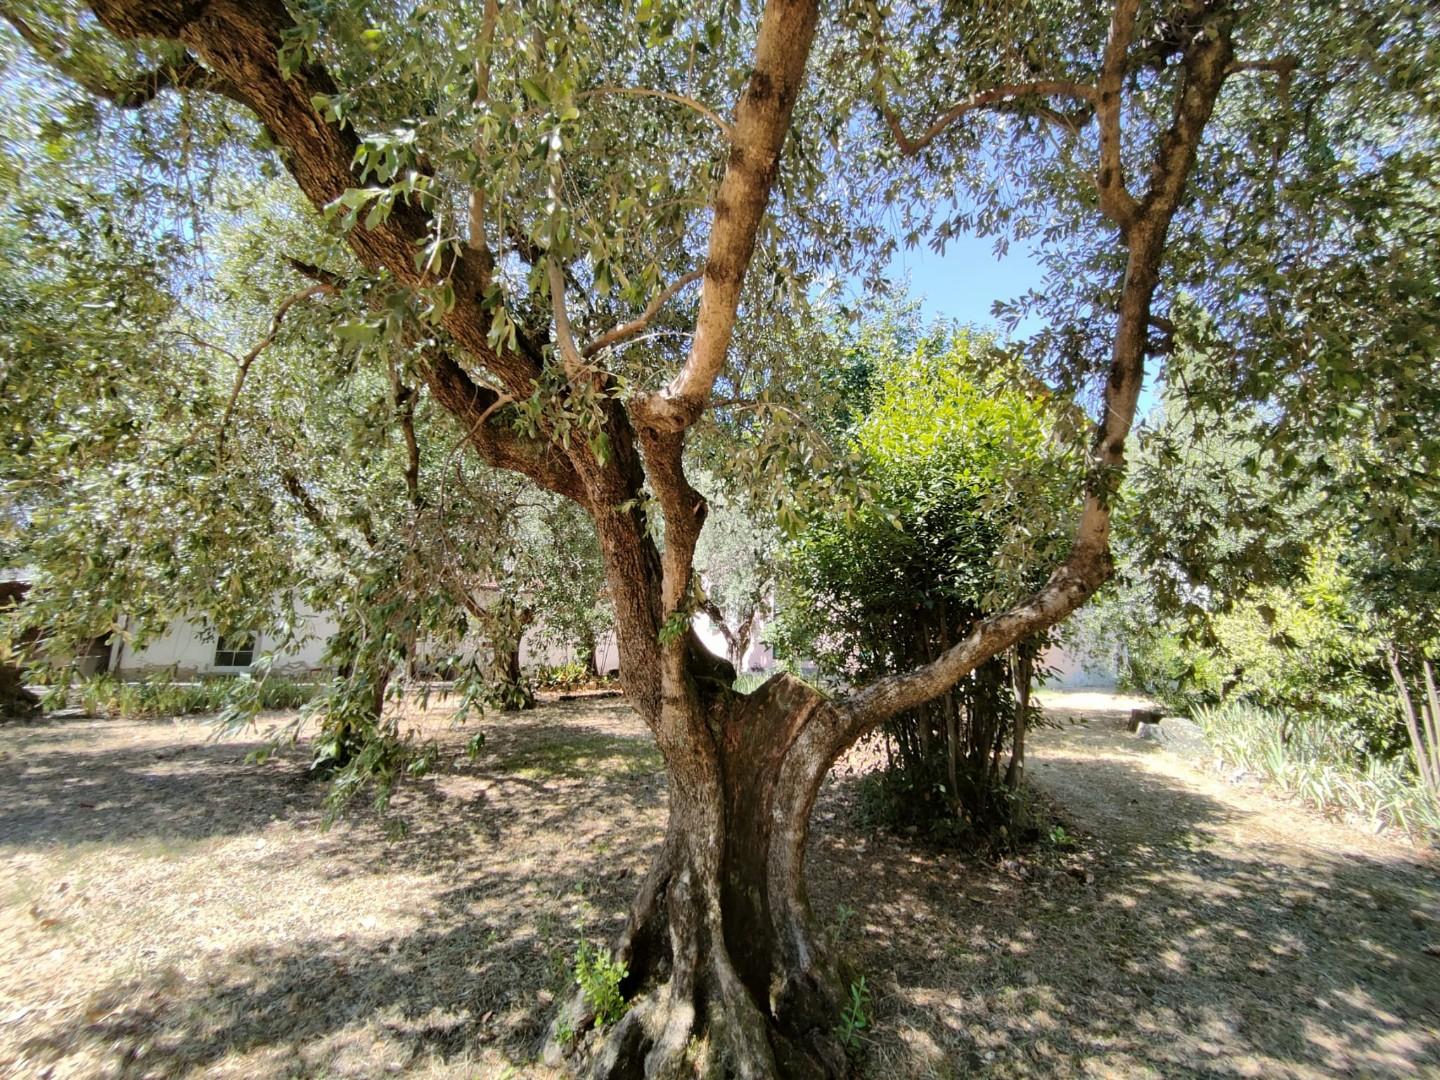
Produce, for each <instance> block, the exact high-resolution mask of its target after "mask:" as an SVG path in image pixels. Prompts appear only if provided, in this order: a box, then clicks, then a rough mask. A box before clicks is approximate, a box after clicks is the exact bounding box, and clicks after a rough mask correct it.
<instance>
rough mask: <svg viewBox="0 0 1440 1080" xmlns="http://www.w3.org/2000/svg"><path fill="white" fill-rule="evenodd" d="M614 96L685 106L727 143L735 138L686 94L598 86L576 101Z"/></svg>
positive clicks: (714, 115) (711, 111) (717, 116)
mask: <svg viewBox="0 0 1440 1080" xmlns="http://www.w3.org/2000/svg"><path fill="white" fill-rule="evenodd" d="M612 94H620V95H624V96H626V97H648V98H662V99H664V100H665V101H673V102H675V103H676V104H677V105H684V106H685V107H686V108H687V109H691V110H693V111H695V112H697V113H699V114H700V115H701V116H703V117H704V118H705V119H706V120H709V121H710V122H711V123H712V124H714V125H715V126H716V127H717V128H719V129H720V131H721V133H723V134H724V136H725V141H726V142H729V141H730V140H731V139H733V138H734V135H735V131H734V129H733V128H732V127H731V126H730V125H729V124H728V123H726V122H725V121H724V120H723V119H722V118H721V116H720V114H719V113H717V112H716V111H715V110H714V109H712V108H710V106H708V105H706V104H704V103H703V102H699V101H696V100H695V99H694V98H692V97H686V96H685V95H684V94H676V93H673V92H672V91H669V90H651V89H648V88H646V87H641V86H597V87H595V89H593V90H584V91H582V92H581V93H578V94H576V95H575V100H576V101H579V100H581V99H583V98H588V97H605V96H608V95H612Z"/></svg>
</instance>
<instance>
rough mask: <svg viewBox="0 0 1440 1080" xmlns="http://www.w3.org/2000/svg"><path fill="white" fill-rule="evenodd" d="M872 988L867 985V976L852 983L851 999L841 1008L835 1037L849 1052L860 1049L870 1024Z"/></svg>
mask: <svg viewBox="0 0 1440 1080" xmlns="http://www.w3.org/2000/svg"><path fill="white" fill-rule="evenodd" d="M869 1007H870V989H869V987H867V986H866V985H865V976H864V975H861V976H860V978H859V979H858V980H856V981H855V982H852V983H851V984H850V1001H849V1002H848V1003H847V1004H846V1005H845V1008H843V1009H841V1010H840V1023H839V1024H837V1025H836V1026H835V1037H836V1038H838V1039H839V1040H840V1045H842V1046H843V1047H845V1051H846V1052H847V1053H852V1054H853V1053H854V1052H855V1051H856V1050H858V1049H860V1043H861V1042H862V1041H863V1038H862V1035H861V1033H862V1032H863V1031H865V1029H866V1028H868V1027H869V1026H870V1015H869V1014H868V1013H867V1012H866V1010H867V1009H868V1008H869Z"/></svg>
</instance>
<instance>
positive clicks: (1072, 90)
mask: <svg viewBox="0 0 1440 1080" xmlns="http://www.w3.org/2000/svg"><path fill="white" fill-rule="evenodd" d="M1027 97H1072V98H1078V99H1079V100H1081V101H1087V102H1090V103H1091V104H1092V105H1093V104H1094V103H1095V100H1096V90H1095V87H1093V86H1089V85H1086V84H1085V83H1077V82H1068V81H1064V80H1055V79H1045V80H1039V81H1036V82H1026V83H1013V84H1010V85H1007V86H994V87H991V88H990V89H989V90H979V91H976V92H975V93H973V94H971V95H970V96H969V97H967V98H965V99H964V100H963V101H959V102H956V103H955V104H954V105H952V106H950V108H949V109H948V110H946V112H945V113H943V114H942V115H941V116H940V118H939V119H937V120H936V121H935V122H934V123H933V124H931V125H930V126H929V127H928V128H926V129H925V131H924V132H923V133H922V134H921V135H919V136H917V137H916V138H914V139H912V138H910V137H909V136H908V135H906V134H905V129H904V127H903V126H902V125H901V123H900V118H899V117H898V116H896V115H895V113H894V111H893V110H891V108H890V106H889V105H888V104H887V103H886V101H885V99H884V96H883V91H882V96H881V101H880V113H881V115H882V116H883V117H884V118H885V123H886V124H887V125H889V127H890V132H891V134H892V135H894V136H895V143H896V145H898V146H899V147H900V150H901V152H902V153H903V154H905V155H906V156H907V157H913V156H914V155H916V154H918V153H919V152H920V151H921V150H923V149H925V147H927V146H929V145H930V144H931V143H932V142H934V141H935V139H937V138H938V137H939V136H941V135H943V134H944V133H945V131H946V130H947V129H948V128H949V127H950V126H951V125H952V124H954V123H955V121H957V120H959V119H960V118H961V117H962V116H964V115H966V114H967V113H971V112H974V111H976V110H977V109H987V108H994V107H996V106H999V105H1010V104H1013V103H1015V102H1016V101H1020V100H1023V99H1024V98H1027ZM1044 115H1045V119H1047V120H1050V121H1052V122H1054V120H1055V118H1057V117H1061V116H1062V114H1060V113H1056V112H1055V111H1054V110H1051V109H1046V110H1045V112H1044ZM1066 124H1067V126H1073V125H1070V124H1069V123H1068V121H1066Z"/></svg>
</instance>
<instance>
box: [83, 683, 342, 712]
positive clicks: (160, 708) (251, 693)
mask: <svg viewBox="0 0 1440 1080" xmlns="http://www.w3.org/2000/svg"><path fill="white" fill-rule="evenodd" d="M321 689H323V688H322V687H321V686H320V685H319V684H311V683H299V682H293V681H291V680H289V679H273V678H267V679H258V680H255V679H249V678H247V677H246V676H236V677H228V678H222V679H207V680H204V681H202V682H174V681H172V680H170V679H168V678H154V679H146V680H145V681H144V682H125V681H123V680H121V679H117V678H115V676H113V675H97V676H94V677H93V678H90V679H86V680H85V681H83V682H82V683H80V684H79V686H78V687H77V688H76V690H75V700H76V703H77V704H78V705H79V706H80V707H81V708H82V709H83V710H84V711H85V712H86V713H87V714H88V715H90V716H102V717H106V718H109V719H112V720H114V719H119V720H158V719H162V718H165V717H170V716H193V715H196V714H199V713H218V712H221V711H222V710H224V709H226V708H228V707H229V706H231V705H232V704H234V703H235V701H236V700H237V698H239V697H242V696H243V697H245V698H246V700H247V703H249V704H253V705H255V706H256V707H258V708H260V709H298V708H299V707H300V706H302V705H305V704H307V703H308V702H310V701H311V700H313V699H314V698H315V696H316V695H317V694H318V693H319V692H320V691H321Z"/></svg>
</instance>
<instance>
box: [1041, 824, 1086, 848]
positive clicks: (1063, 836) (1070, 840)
mask: <svg viewBox="0 0 1440 1080" xmlns="http://www.w3.org/2000/svg"><path fill="white" fill-rule="evenodd" d="M1048 838H1049V840H1050V844H1051V846H1052V847H1057V848H1077V847H1079V846H1080V841H1079V839H1077V838H1076V837H1075V836H1074V835H1073V834H1071V833H1068V832H1066V831H1065V826H1064V825H1051V826H1050V832H1049V834H1048Z"/></svg>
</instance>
